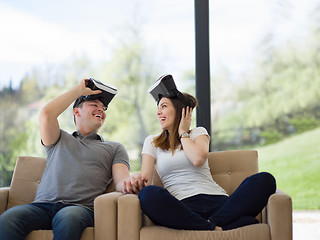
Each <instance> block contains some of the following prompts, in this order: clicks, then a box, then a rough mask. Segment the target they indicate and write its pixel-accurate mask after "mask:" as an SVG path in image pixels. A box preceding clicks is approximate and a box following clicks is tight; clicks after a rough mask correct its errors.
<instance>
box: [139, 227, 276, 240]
mask: <svg viewBox="0 0 320 240" xmlns="http://www.w3.org/2000/svg"><path fill="white" fill-rule="evenodd" d="M150 239H157V240H168V239H175V240H185V239H192V240H224V239H225V240H257V239H259V240H270V239H271V238H270V230H269V226H268V225H267V224H254V225H249V226H245V227H241V228H237V229H233V230H229V231H221V232H219V231H192V230H176V229H170V228H166V227H160V226H148V227H143V228H142V229H141V231H140V240H150Z"/></svg>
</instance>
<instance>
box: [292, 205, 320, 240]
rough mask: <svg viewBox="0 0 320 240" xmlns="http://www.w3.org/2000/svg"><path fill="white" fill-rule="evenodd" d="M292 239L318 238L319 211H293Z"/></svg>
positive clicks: (315, 239)
mask: <svg viewBox="0 0 320 240" xmlns="http://www.w3.org/2000/svg"><path fill="white" fill-rule="evenodd" d="M293 240H320V211H319V210H316V211H293Z"/></svg>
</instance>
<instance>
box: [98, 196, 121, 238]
mask: <svg viewBox="0 0 320 240" xmlns="http://www.w3.org/2000/svg"><path fill="white" fill-rule="evenodd" d="M120 196H122V193H120V192H111V193H106V194H103V195H100V196H99V197H97V198H96V199H95V200H94V232H95V240H102V239H105V238H106V237H107V236H108V239H111V240H117V202H118V198H119V197H120Z"/></svg>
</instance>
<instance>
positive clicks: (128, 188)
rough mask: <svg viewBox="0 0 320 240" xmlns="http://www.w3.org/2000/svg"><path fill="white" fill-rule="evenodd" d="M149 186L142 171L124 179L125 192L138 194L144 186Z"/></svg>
mask: <svg viewBox="0 0 320 240" xmlns="http://www.w3.org/2000/svg"><path fill="white" fill-rule="evenodd" d="M145 186H147V180H146V179H144V178H143V177H141V174H140V173H134V174H132V175H131V176H130V177H129V178H127V179H125V180H124V181H123V193H124V194H128V193H132V194H138V193H139V192H140V190H141V189H142V188H144V187H145Z"/></svg>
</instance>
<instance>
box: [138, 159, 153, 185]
mask: <svg viewBox="0 0 320 240" xmlns="http://www.w3.org/2000/svg"><path fill="white" fill-rule="evenodd" d="M155 162H156V159H155V158H154V157H152V156H151V155H149V154H142V165H141V178H142V179H143V181H144V182H146V183H147V185H150V182H151V180H152V175H153V171H154V164H155Z"/></svg>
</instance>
